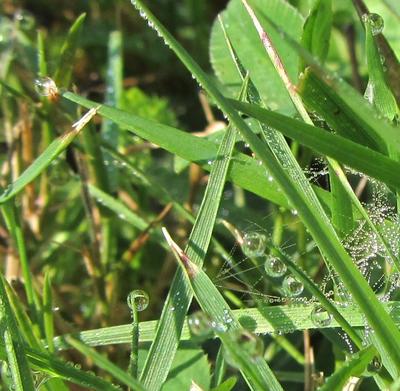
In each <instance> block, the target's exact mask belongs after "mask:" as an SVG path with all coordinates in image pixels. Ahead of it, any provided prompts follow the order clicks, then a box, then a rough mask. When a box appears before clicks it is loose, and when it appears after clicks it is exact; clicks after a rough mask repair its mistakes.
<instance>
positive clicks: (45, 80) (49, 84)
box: [34, 76, 58, 96]
mask: <svg viewBox="0 0 400 391" xmlns="http://www.w3.org/2000/svg"><path fill="white" fill-rule="evenodd" d="M34 84H35V90H36V92H37V93H38V94H39V95H40V96H51V95H55V94H58V88H57V86H56V83H54V80H53V79H51V78H50V77H47V76H46V77H40V78H38V79H35V81H34Z"/></svg>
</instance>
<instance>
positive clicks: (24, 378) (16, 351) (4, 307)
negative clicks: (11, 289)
mask: <svg viewBox="0 0 400 391" xmlns="http://www.w3.org/2000/svg"><path fill="white" fill-rule="evenodd" d="M0 328H1V334H2V341H3V344H4V348H5V351H6V357H7V362H8V366H9V368H10V372H11V377H12V380H13V384H14V389H15V390H17V391H34V390H35V386H34V384H33V378H32V373H31V370H30V368H29V365H28V360H27V359H26V353H25V349H24V344H23V340H22V337H21V335H20V333H19V330H18V328H17V324H16V321H15V318H14V314H13V313H12V311H11V307H10V303H9V301H8V297H7V293H6V290H5V281H4V278H3V276H0ZM3 359H4V358H3Z"/></svg>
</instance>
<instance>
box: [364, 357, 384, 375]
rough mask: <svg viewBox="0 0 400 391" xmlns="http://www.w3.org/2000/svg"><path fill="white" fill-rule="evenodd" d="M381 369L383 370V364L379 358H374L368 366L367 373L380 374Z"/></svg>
mask: <svg viewBox="0 0 400 391" xmlns="http://www.w3.org/2000/svg"><path fill="white" fill-rule="evenodd" d="M381 369H382V362H381V360H379V358H378V357H374V358H373V359H372V361H371V362H370V363H369V364H368V366H367V371H368V372H372V373H376V372H379V371H380V370H381Z"/></svg>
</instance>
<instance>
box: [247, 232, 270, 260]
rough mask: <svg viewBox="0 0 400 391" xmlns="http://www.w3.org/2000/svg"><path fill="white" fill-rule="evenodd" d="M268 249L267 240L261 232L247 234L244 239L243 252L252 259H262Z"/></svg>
mask: <svg viewBox="0 0 400 391" xmlns="http://www.w3.org/2000/svg"><path fill="white" fill-rule="evenodd" d="M266 247H267V238H266V237H265V235H263V234H262V233H259V232H255V231H254V232H247V233H246V234H245V235H244V237H243V244H242V251H243V253H244V254H245V255H246V256H247V257H250V258H253V257H260V256H261V255H263V254H264V251H265V249H266Z"/></svg>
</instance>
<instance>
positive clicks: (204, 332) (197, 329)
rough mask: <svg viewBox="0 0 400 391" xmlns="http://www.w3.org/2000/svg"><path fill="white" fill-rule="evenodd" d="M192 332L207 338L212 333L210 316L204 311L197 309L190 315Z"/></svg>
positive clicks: (189, 320) (189, 324)
mask: <svg viewBox="0 0 400 391" xmlns="http://www.w3.org/2000/svg"><path fill="white" fill-rule="evenodd" d="M188 326H189V330H190V333H191V334H192V335H194V336H196V337H201V338H206V337H209V336H210V335H211V333H212V326H211V321H210V318H209V317H208V316H207V315H206V314H205V313H204V312H203V311H196V312H194V313H193V314H191V315H190V316H189V317H188Z"/></svg>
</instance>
